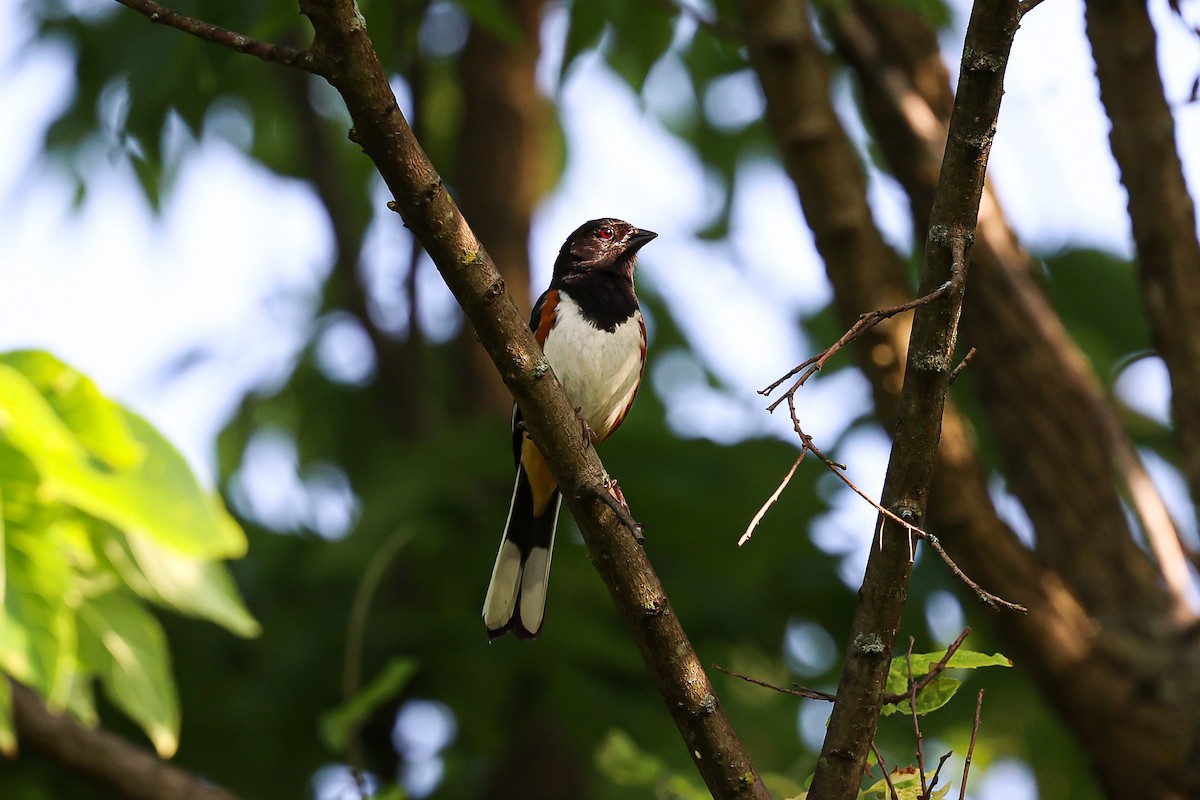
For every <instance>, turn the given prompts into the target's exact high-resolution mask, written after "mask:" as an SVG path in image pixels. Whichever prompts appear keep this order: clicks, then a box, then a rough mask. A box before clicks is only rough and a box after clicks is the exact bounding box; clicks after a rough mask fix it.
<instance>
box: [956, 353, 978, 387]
mask: <svg viewBox="0 0 1200 800" xmlns="http://www.w3.org/2000/svg"><path fill="white" fill-rule="evenodd" d="M973 358H975V348H974V347H972V348H971V349H970V350H968V351H967V354H966V355H965V356H963V360H962V361H960V362H958V366H957V367H955V368H954V369H953V370H952V371H951V372H950V385H951V386H953V385H954V382H955V381H956V380H958V376H959V373H961V372H962V371H963V370H964V369H966V368H967V365H968V364H970V363H971V359H973Z"/></svg>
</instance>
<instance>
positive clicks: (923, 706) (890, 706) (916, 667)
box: [882, 650, 1012, 716]
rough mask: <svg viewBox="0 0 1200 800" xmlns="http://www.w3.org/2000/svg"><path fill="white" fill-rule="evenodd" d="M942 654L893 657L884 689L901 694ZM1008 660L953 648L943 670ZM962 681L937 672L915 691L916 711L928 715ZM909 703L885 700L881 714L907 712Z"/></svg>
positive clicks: (1007, 664) (1006, 664)
mask: <svg viewBox="0 0 1200 800" xmlns="http://www.w3.org/2000/svg"><path fill="white" fill-rule="evenodd" d="M945 656H946V651H945V650H942V651H941V652H937V653H913V654H912V656H911V657H908V656H896V657H895V658H893V659H892V664H891V666H890V667H888V677H887V691H888V693H889V694H903V693H905V692H907V691H908V689H909V687H910V686H912V685H913V684H915V683H917V682H919V681H920V680H921V679H922V678H924V677H925V676H926V675H928V674H929V673H930V671H931V670H932V668H933V667H934V666H935V665H936V664H938V663H940V662H941V660H942V659H943V658H945ZM1011 666H1012V660H1011V659H1009V658H1007V657H1006V656H1002V655H1000V654H999V653H993V654H992V655H990V656H989V655H986V654H984V653H975V652H972V651H970V650H956V651H955V652H954V655H952V656H951V657H950V660H949V661H947V662H946V668H947V669H980V668H982V667H1011ZM961 685H962V681H960V680H958V679H956V678H952V677H950V676H947V675H944V674H943V675H938V676H937V677H935V678H934V679H933V680H931V681H930V682H929V683H927V684H925V686H924V687H923V688H922V689H921V691H919V692H917V697H916V713H917V714H918V715H923V714H928V713H929V712H930V711H936V710H937V709H939V708H941V707H942V706H944V705H946V703H948V702H950V698H952V697H954V695H955V693H956V692H957V691H958V688H959V687H960V686H961ZM912 710H913V709H912V705H910V703H909V702H907V701H906V702H903V703H886V704H884V706H883V712H882V713H883V714H884V715H885V716H886V715H888V714H911V713H912Z"/></svg>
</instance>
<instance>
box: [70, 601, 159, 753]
mask: <svg viewBox="0 0 1200 800" xmlns="http://www.w3.org/2000/svg"><path fill="white" fill-rule="evenodd" d="M79 618H80V621H81V622H82V623H83V624H82V626H81V634H82V633H84V632H85V631H86V634H87V635H81V637H80V647H81V652H82V653H83V654H84V659H85V662H86V663H87V665H88V666H89V667H92V668H93V669H95V670H96V672H97V673H98V674H99V676H100V680H101V682H102V683H103V685H104V689H105V691H106V693H107V694H108V696H109V698H110V699H112V701H113V702H114V703H116V705H117V706H118V707H119V708H120V709H121V710H122V711H124V712H125V713H126V714H128V715H129V716H130V717H131V718H132V719H133V720H134V721H136V722H137V723H138V724H139V725H140V726H141V727H142V730H144V731H145V732H146V735H147V736H149V737H150V741H151V742H153V744H154V749H155V750H157V751H158V754H159V755H160V756H162V757H163V758H168V757H170V756H171V755H173V754H174V753H175V750H176V748H177V747H178V745H179V703H178V700H177V699H176V696H175V684H174V682H173V681H172V680H171V665H170V654H169V653H168V652H167V641H166V636H165V635H164V634H163V631H162V626H160V625H159V623H158V620H156V619H155V618H154V617H153V616H152V615H151V614H150V613H149V612H148V611H146V610H145V609H144V608H142V607H141V606H140V605H138V604H137V603H136V602H135V601H134V600H133V599H132V598H130V597H129V596H128V595H125V594H121V593H118V592H111V593H109V594H106V595H102V596H100V597H95V598H91V599H90V600H89V601H87V602H86V603H84V604H83V605H82V606H81V607H80V609H79Z"/></svg>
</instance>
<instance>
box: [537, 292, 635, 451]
mask: <svg viewBox="0 0 1200 800" xmlns="http://www.w3.org/2000/svg"><path fill="white" fill-rule="evenodd" d="M556 313H557V317H558V320H557V323H556V324H555V325H554V327H553V328H551V330H550V333H549V335H548V336H547V337H546V344H545V347H544V350H545V353H546V358H547V359H548V360H549V361H550V366H551V367H553V368H554V374H555V375H557V376H558V379H559V381H561V382H562V385H563V388H564V389H566V390H567V396H568V397H570V398H571V402H572V403H573V404H574V405H575V407H576V408H578V409H579V413H580V416H582V417H583V418H584V419H585V420H587V424H588V426H589V427H590V428H591V429H592V430H593V431H594V432H595V433H596V436H597V437H598V438H599V439H604V438H606V437H607V436H608V435H609V434H610V433H612V430H613V427H614V426H615V425H616V424H617V423H618V422H619V421H620V419H621V416H622V415H623V414H624V413H625V410H626V409H627V408H628V406H629V404H630V403H631V402H633V395H634V393H635V392H636V391H637V387H638V383H639V381H640V380H641V376H642V367H643V366H644V364H645V362H644V353H645V341H644V338H643V337H644V334H643V331H642V314H641V312H640V311H639V312H637V313H635V314H634V315H633V316H632V317H631V318H630V319H629V320H628V321H626V322H623V323H621V324H620V325H618V326H617V328H616V330H615V331H613V332H612V333H609V332H608V331H605V330H601V329H599V328H597V327H596V326H594V325H592V323H590V322H588V321H587V319H585V318H584V317H583V315H582V314H581V313H580V310H579V306H578V305H576V303H575V301H574V300H572V299H571V298H570V297H568V296H567V295H566V294H565V293H560V294H559V300H558V306H557V308H556Z"/></svg>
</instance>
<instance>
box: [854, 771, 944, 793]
mask: <svg viewBox="0 0 1200 800" xmlns="http://www.w3.org/2000/svg"><path fill="white" fill-rule="evenodd" d="M890 777H891V781H892V786H894V787H895V788H896V796H897V797H899V798H900V800H921V775H920V773H919V772H918V771H917V768H916V767H894V768H893V769H892V773H891V775H890ZM949 791H950V784H949V783H948V782H947V783H944V784H942V785H941V787H939V788H937V789H935V790H934V791H933V793H932V794H931V795H930V797H931V798H932V800H942V798H943V797H945V796H946V793H947V792H949ZM891 796H892V795H891V790H890V789H889V788H888V784H887V780H886V779H885V778H880V779H879V780H878V781H876V782H875V783H873V784H871V786H870V787H868V788H866V789H864V790H863V791H861V792H859V793H858V797H859V800H890V798H891Z"/></svg>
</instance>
